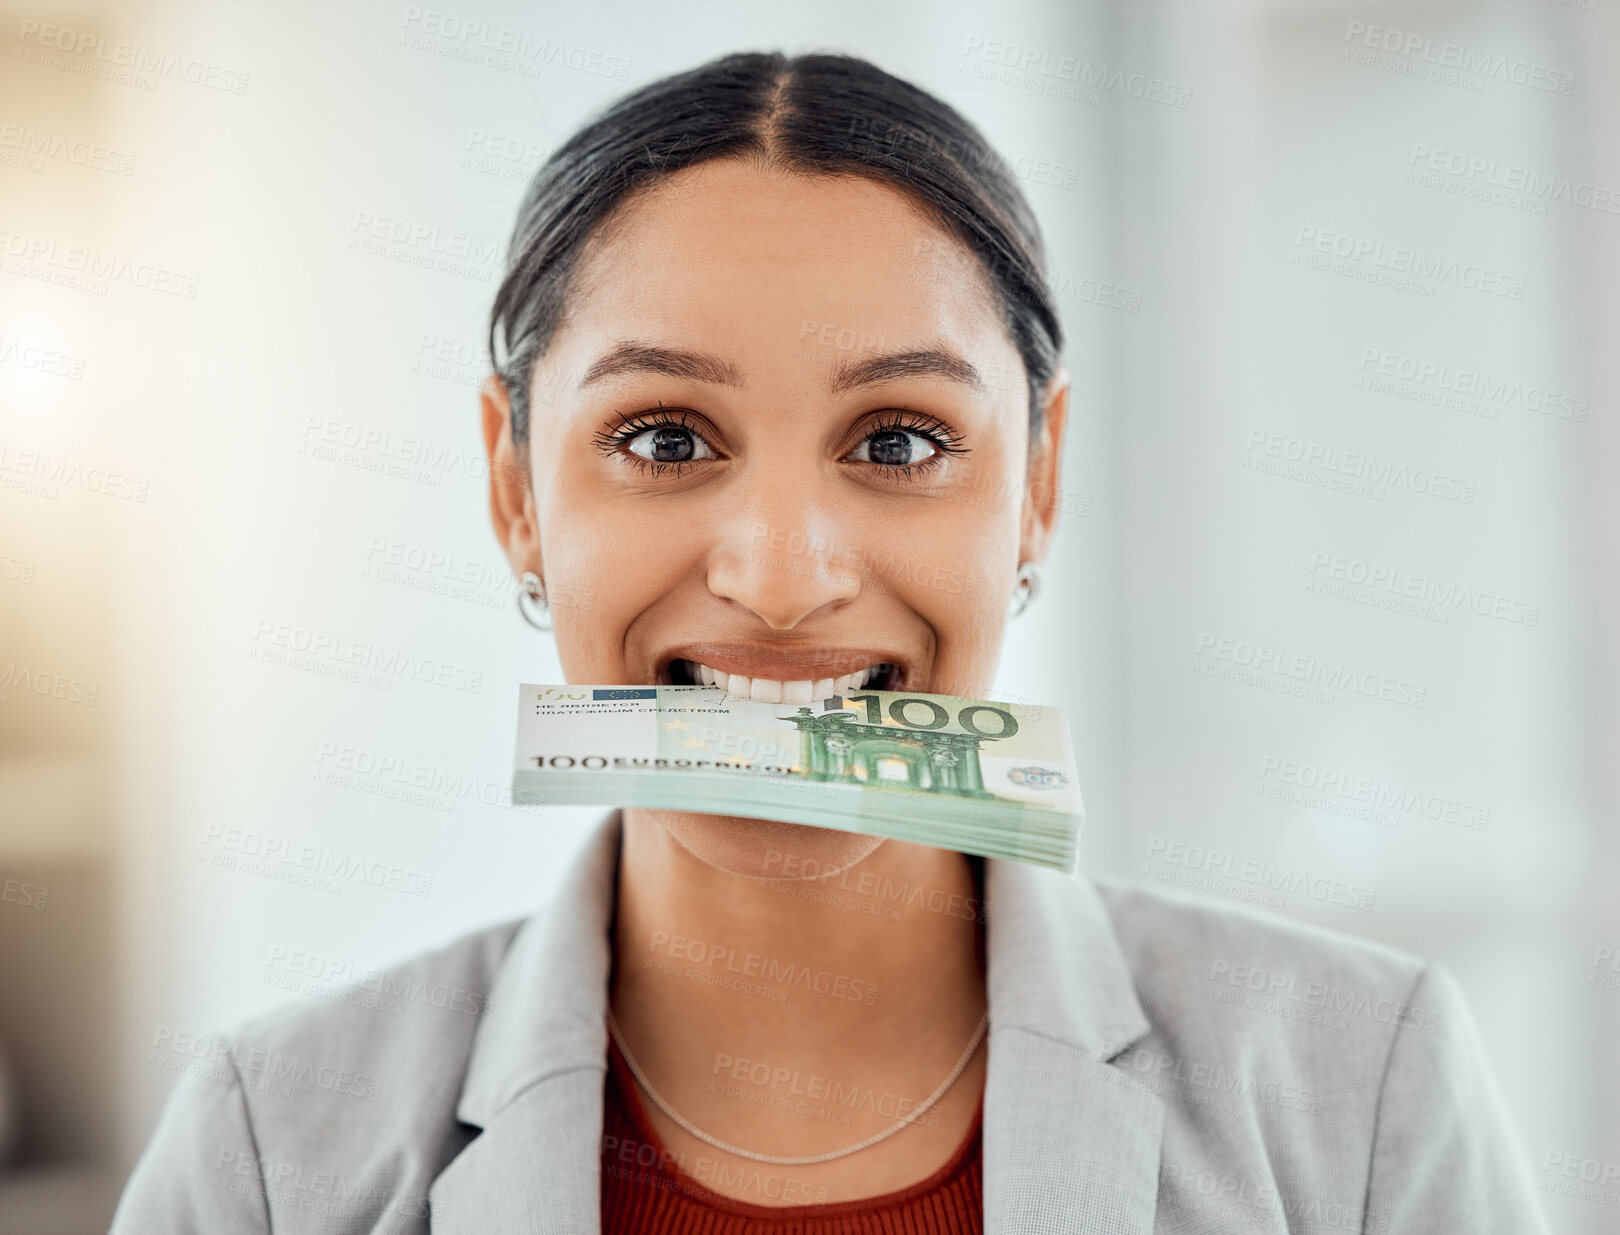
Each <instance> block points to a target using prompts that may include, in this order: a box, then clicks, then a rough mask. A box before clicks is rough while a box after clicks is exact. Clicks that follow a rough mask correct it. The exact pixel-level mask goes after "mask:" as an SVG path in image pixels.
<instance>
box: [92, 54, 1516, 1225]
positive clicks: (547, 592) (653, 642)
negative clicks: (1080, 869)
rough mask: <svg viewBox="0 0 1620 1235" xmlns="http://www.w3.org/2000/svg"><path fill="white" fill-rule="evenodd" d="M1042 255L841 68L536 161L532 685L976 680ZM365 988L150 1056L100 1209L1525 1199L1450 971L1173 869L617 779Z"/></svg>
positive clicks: (791, 70)
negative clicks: (660, 806) (950, 844)
mask: <svg viewBox="0 0 1620 1235" xmlns="http://www.w3.org/2000/svg"><path fill="white" fill-rule="evenodd" d="M1042 267H1043V254H1042V248H1041V243H1040V239H1039V234H1038V231H1037V228H1036V224H1035V222H1034V220H1033V217H1032V215H1031V213H1030V211H1029V209H1028V207H1027V205H1026V204H1025V203H1024V201H1023V199H1022V197H1021V196H1020V194H1019V191H1018V189H1017V188H1016V186H1015V184H1014V183H1013V180H1012V178H1011V177H1010V176H1009V174H1008V173H1007V171H1006V169H1005V166H1004V165H1003V164H1002V163H1001V162H1000V161H999V160H998V159H997V158H996V157H995V156H994V155H993V154H992V153H991V152H990V151H989V149H988V148H987V147H986V145H985V143H984V141H983V139H982V138H981V136H980V135H979V134H978V133H977V131H976V130H974V129H973V128H972V127H971V126H970V125H968V124H967V123H966V122H965V121H964V120H962V119H961V118H960V117H959V116H957V115H956V114H955V113H954V112H953V111H951V110H950V109H949V108H947V107H946V106H944V105H943V104H942V103H940V102H938V101H937V100H935V99H933V98H931V97H930V96H928V95H926V94H924V93H923V92H921V91H919V90H917V89H916V88H914V87H912V86H910V85H907V84H906V83H904V82H901V81H899V80H897V79H895V78H893V77H891V76H889V75H887V74H885V73H883V72H881V71H879V70H878V69H876V68H874V67H872V66H871V65H869V64H866V63H864V62H862V61H860V60H856V59H850V58H846V57H841V56H830V55H814V56H803V57H798V58H794V59H788V58H785V57H783V56H780V55H735V56H727V57H724V58H722V59H719V60H717V61H714V62H713V63H711V64H708V65H705V66H703V67H701V68H699V69H696V70H694V71H692V72H689V73H684V74H681V75H678V76H675V77H672V78H669V79H667V80H665V81H661V82H657V83H655V84H653V85H651V86H648V87H646V88H644V89H642V90H640V91H638V92H636V93H634V94H632V95H630V96H629V97H627V98H625V99H624V100H622V101H621V102H619V103H618V104H617V105H615V106H614V107H612V108H611V109H609V110H608V111H607V112H605V113H604V114H603V115H601V116H600V117H598V118H597V119H596V120H594V121H593V122H592V123H590V124H589V125H587V126H586V127H585V128H584V129H583V130H582V131H581V132H580V133H579V134H577V135H576V136H575V137H574V138H573V139H572V140H571V141H569V142H568V143H567V144H566V145H564V146H563V147H562V148H561V149H559V150H558V151H557V153H556V154H555V155H553V157H552V158H551V160H550V161H549V162H548V164H547V165H546V166H545V167H544V168H543V169H542V170H541V171H540V172H539V174H538V175H537V176H536V178H535V181H534V183H533V185H532V186H531V187H530V190H529V192H528V194H527V196H526V198H525V200H524V202H523V205H522V208H521V211H520V216H519V220H518V224H517V228H516V232H515V235H514V240H513V245H512V249H511V257H510V267H509V271H508V274H507V277H506V279H505V282H504V283H503V285H502V286H501V288H500V291H499V293H498V295H497V298H496V302H495V306H494V313H493V317H492V323H491V350H492V354H493V355H495V356H496V357H497V360H498V365H497V371H498V376H496V377H494V378H492V379H491V380H490V382H489V383H487V384H486V386H485V389H484V392H483V399H482V412H483V428H484V435H485V440H486V443H487V445H488V450H489V456H490V461H491V469H490V471H491V476H492V482H491V487H490V505H491V512H492V516H493V522H494V526H495V530H496V533H497V535H498V536H499V538H500V540H501V542H502V544H503V545H504V546H505V548H506V551H507V554H508V556H509V558H510V560H511V563H512V566H513V569H514V571H515V572H516V573H517V574H518V575H519V576H520V577H521V578H522V579H523V580H524V595H523V596H522V597H521V598H520V599H521V600H522V601H523V602H524V604H523V605H522V606H520V607H523V608H524V612H525V614H526V616H529V617H530V618H531V620H533V621H535V622H536V623H537V624H539V625H542V626H545V627H548V628H550V629H552V630H553V631H554V634H555V637H556V640H557V645H558V649H559V652H560V654H561V659H562V664H563V666H564V668H565V670H566V673H567V676H568V679H569V680H570V681H573V682H586V683H643V684H645V683H655V682H665V683H668V682H692V681H718V680H719V679H720V678H721V677H724V678H725V680H726V683H727V685H728V687H729V689H731V690H732V691H733V692H741V693H748V694H750V695H752V696H753V697H756V698H767V699H769V698H776V699H780V698H782V697H783V693H784V692H797V693H798V694H799V695H803V694H804V692H806V691H808V692H810V694H811V695H812V697H815V696H825V695H829V694H831V693H834V691H838V692H840V693H842V692H843V691H844V690H847V689H849V688H850V687H851V686H852V685H859V684H860V682H861V681H864V682H865V684H867V685H869V686H877V687H884V688H900V689H909V690H917V691H930V692H937V693H944V694H955V695H968V696H983V695H985V694H987V693H988V692H989V690H990V685H991V680H992V677H993V674H994V669H995V665H996V661H997V658H998V655H999V651H1000V646H1001V642H1002V639H1003V635H1004V630H1005V623H1006V620H1007V617H1008V613H1009V609H1010V608H1015V609H1016V608H1021V607H1022V605H1023V604H1025V603H1027V602H1028V600H1029V599H1030V597H1031V596H1032V595H1033V593H1034V591H1035V587H1036V583H1037V581H1038V564H1039V563H1040V562H1041V561H1042V560H1043V559H1044V558H1045V555H1046V553H1047V549H1048V543H1049V540H1050V538H1051V535H1052V531H1053V525H1054V519H1055V513H1056V509H1057V502H1056V500H1055V494H1056V492H1057V490H1058V484H1059V476H1058V460H1059V457H1060V455H1061V449H1062V442H1063V434H1064V428H1065V424H1066V421H1067V413H1068V392H1069V382H1068V377H1067V374H1066V373H1065V372H1064V370H1063V368H1062V366H1061V365H1060V363H1059V360H1058V356H1059V350H1060V345H1061V337H1060V331H1059V325H1058V319H1057V315H1056V313H1055V311H1054V309H1053V305H1052V300H1051V296H1050V293H1049V291H1048V289H1047V287H1046V284H1045V281H1044V279H1043V276H1042V273H1041V271H1042ZM790 697H792V695H791V694H790ZM380 985H381V987H382V988H383V989H384V990H386V991H390V992H394V993H396V995H398V996H399V998H398V999H396V1005H397V1006H396V1007H394V1008H391V1009H389V1011H391V1012H397V1015H384V1014H380V1013H379V1012H377V1011H375V1010H368V1009H365V1008H362V1007H355V1006H351V1005H347V1004H341V1003H327V1004H322V1005H321V1006H320V1007H318V1008H313V1009H294V1010H291V1011H288V1012H282V1013H278V1014H275V1015H272V1016H269V1017H265V1018H261V1019H259V1020H257V1021H255V1022H253V1023H250V1024H249V1025H247V1026H245V1027H243V1028H242V1029H241V1030H240V1031H239V1033H238V1034H237V1035H235V1036H234V1038H233V1040H232V1041H231V1043H230V1045H229V1047H228V1048H227V1049H224V1050H222V1051H221V1052H219V1053H220V1054H221V1056H222V1057H223V1059H224V1060H225V1062H226V1063H227V1065H228V1066H225V1067H222V1068H221V1069H219V1070H217V1072H216V1073H215V1074H214V1075H212V1076H210V1077H207V1078H205V1077H201V1076H187V1077H185V1078H184V1079H182V1081H181V1082H180V1084H179V1085H178V1086H177V1089H176V1092H175V1094H174V1095H173V1097H172V1098H171V1100H170V1103H169V1106H168V1108H167V1110H166V1111H165V1114H164V1116H163V1119H162V1122H161V1123H160V1125H159V1127H158V1129H157V1132H156V1133H155V1135H154V1137H153V1140H152V1143H151V1145H150V1147H149V1148H148V1150H147V1152H146V1154H145V1156H144V1157H143V1159H142V1161H141V1163H140V1164H139V1166H138V1167H137V1169H136V1171H135V1174H134V1176H133V1177H132V1179H131V1181H130V1184H129V1187H128V1189H127V1192H126V1195H125V1198H124V1201H123V1203H122V1206H121V1208H120V1211H119V1214H118V1217H117V1219H116V1222H115V1230H117V1231H120V1232H130V1233H134V1232H148V1231H154V1232H155V1231H164V1232H172V1231H206V1232H210V1233H214V1232H227V1231H264V1230H310V1231H314V1230H320V1231H380V1230H388V1231H423V1230H428V1229H431V1230H433V1231H435V1232H446V1231H465V1232H475V1231H476V1232H517V1231H522V1232H529V1231H595V1230H598V1229H601V1230H604V1231H630V1230H635V1231H643V1232H675V1231H689V1230H690V1231H696V1230H705V1231H723V1232H740V1231H750V1230H771V1231H782V1232H788V1231H793V1232H834V1231H838V1232H851V1231H879V1230H882V1231H930V1232H946V1231H950V1232H958V1231H979V1230H986V1231H1081V1230H1085V1231H1092V1230H1095V1231H1120V1232H1147V1231H1159V1232H1169V1231H1189V1232H1190V1231H1276V1230H1289V1231H1326V1230H1333V1231H1345V1230H1367V1231H1447V1232H1449V1231H1469V1232H1491V1231H1500V1232H1504V1233H1505V1232H1510V1231H1511V1232H1514V1233H1515V1235H1520V1233H1523V1232H1527V1231H1536V1230H1540V1229H1542V1226H1541V1219H1540V1217H1539V1216H1538V1215H1537V1213H1536V1206H1535V1202H1534V1198H1533V1193H1532V1188H1531V1185H1530V1183H1529V1182H1528V1179H1527V1175H1526V1172H1525V1169H1524V1166H1523V1164H1522V1162H1521V1160H1520V1158H1519V1156H1518V1153H1517V1151H1516V1149H1515V1147H1514V1142H1513V1137H1512V1134H1511V1133H1510V1131H1509V1130H1508V1125H1507V1121H1506V1119H1505V1117H1504V1114H1503V1111H1502V1107H1501V1104H1500V1100H1499V1098H1498V1097H1497V1095H1496V1089H1495V1086H1494V1083H1493V1081H1492V1079H1491V1077H1490V1075H1489V1071H1488V1069H1487V1067H1486V1065H1485V1063H1484V1061H1483V1057H1482V1054H1481V1051H1480V1047H1479V1044H1478V1042H1477V1040H1476V1039H1475V1037H1474V1034H1473V1031H1472V1028H1471V1024H1470V1021H1469V1017H1468V1013H1467V1011H1466V1008H1465V1006H1464V1003H1463V1001H1462V999H1461V996H1460V995H1459V993H1458V990H1457V987H1456V985H1455V983H1454V982H1453V981H1452V980H1451V979H1450V978H1449V977H1448V976H1447V975H1446V974H1445V973H1444V972H1443V971H1441V970H1439V969H1436V968H1435V967H1433V966H1425V965H1424V964H1423V963H1422V962H1420V961H1418V960H1416V959H1414V958H1411V957H1408V956H1405V955H1402V954H1399V953H1396V952H1393V951H1390V950H1388V949H1385V948H1382V947H1377V946H1374V945H1370V944H1363V943H1359V942H1356V941H1353V940H1351V939H1348V938H1345V937H1341V936H1337V935H1333V934H1330V933H1327V932H1323V931H1319V930H1315V929H1311V928H1307V927H1303V926H1298V925H1292V924H1289V923H1286V922H1284V921H1282V920H1280V919H1272V918H1268V917H1264V916H1260V915H1255V914H1251V913H1249V912H1246V911H1243V910H1238V909H1232V908H1228V907H1225V906H1216V905H1211V904H1207V903H1204V902H1202V901H1199V900H1196V899H1191V898H1184V897H1182V896H1179V895H1177V894H1174V893H1170V892H1166V891H1162V890H1159V889H1149V888H1143V887H1137V886H1133V885H1130V884H1126V883H1114V882H1110V881H1101V880H1099V881H1095V882H1093V881H1090V880H1087V879H1064V878H1063V877H1062V876H1059V875H1056V874H1054V873H1052V872H1050V871H1044V870H1040V869H1037V868H1035V867H1032V866H1027V865H1021V864H1018V863H1010V862H1001V861H995V860H991V861H980V860H977V859H970V858H968V857H965V856H963V855H961V854H958V853H953V852H949V851H945V850H938V849H931V848H926V847H922V846H917V845H909V844H903V843H900V842H896V841H888V842H884V841H881V840H879V839H877V838H873V837H868V836H863V835H858V834H853V833H847V832H841V831H833V830H823V829H817V828H810V827H803V826H798V825H792V824H784V823H774V822H769V821H761V820H756V819H744V818H736V817H730V816H725V815H705V814H696V813H687V812H666V811H655V810H643V809H625V810H623V811H615V812H613V813H612V814H611V815H609V816H608V818H607V819H606V820H605V821H604V822H603V824H602V826H601V828H600V830H599V831H598V832H597V834H596V835H595V836H594V837H593V839H592V840H591V842H590V843H589V844H588V845H587V847H586V848H585V850H584V852H583V853H582V855H581V856H580V857H579V859H578V860H577V862H576V863H575V865H574V866H573V868H572V869H571V870H570V872H569V873H568V875H567V876H566V878H565V880H564V882H563V885H562V890H561V892H560V893H559V894H558V896H557V898H556V899H555V900H554V902H553V903H552V904H551V905H550V906H549V907H548V908H547V909H546V910H545V911H543V912H542V913H540V914H537V915H536V916H535V917H534V918H532V919H530V920H527V921H525V922H522V923H510V924H507V925H504V926H502V927H499V928H496V929H493V930H487V931H483V932H480V933H478V934H476V935H472V936H470V937H468V938H466V939H463V940H460V941H458V942H456V943H454V944H452V945H450V946H449V947H448V948H446V949H444V950H442V951H439V952H436V953H433V954H430V955H426V956H423V957H420V958H418V959H416V960H414V961H412V962H410V963H408V964H406V965H404V966H401V967H400V968H399V969H398V970H396V971H394V972H393V973H391V974H390V975H388V977H387V978H385V979H384V981H383V983H381V984H380ZM419 992H420V994H419ZM987 1028H988V1033H986V1029H987ZM279 1075H284V1076H287V1077H289V1078H291V1079H290V1080H289V1081H288V1082H287V1083H283V1084H281V1085H279V1086H274V1085H266V1084H263V1083H261V1081H262V1078H263V1077H265V1076H279ZM356 1075H364V1076H366V1077H368V1078H370V1079H371V1084H369V1085H365V1086H358V1088H359V1089H360V1090H361V1092H362V1094H363V1095H364V1096H357V1094H356V1093H355V1092H354V1090H355V1089H356V1088H357V1087H356V1086H352V1085H351V1086H347V1087H345V1086H343V1085H341V1084H338V1083H332V1084H327V1083H324V1082H323V1080H322V1078H323V1077H341V1076H351V1077H352V1076H356Z"/></svg>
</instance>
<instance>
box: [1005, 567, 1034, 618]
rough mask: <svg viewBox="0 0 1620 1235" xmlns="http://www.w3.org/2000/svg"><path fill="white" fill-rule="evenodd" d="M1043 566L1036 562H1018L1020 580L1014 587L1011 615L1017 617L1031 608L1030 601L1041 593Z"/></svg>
mask: <svg viewBox="0 0 1620 1235" xmlns="http://www.w3.org/2000/svg"><path fill="white" fill-rule="evenodd" d="M1040 591H1041V568H1040V567H1039V566H1038V565H1037V564H1036V563H1034V562H1020V563H1019V564H1018V582H1017V583H1016V584H1015V585H1014V587H1013V607H1012V614H1011V616H1013V617H1017V616H1018V615H1019V614H1020V613H1022V612H1023V611H1024V610H1025V609H1027V608H1029V602H1030V601H1032V600H1034V599H1035V597H1037V596H1038V595H1040Z"/></svg>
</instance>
